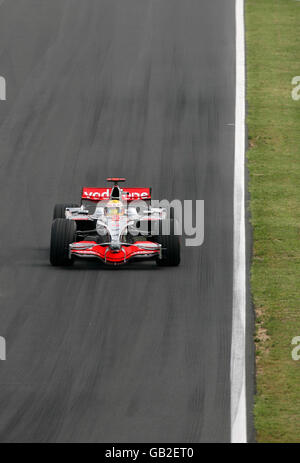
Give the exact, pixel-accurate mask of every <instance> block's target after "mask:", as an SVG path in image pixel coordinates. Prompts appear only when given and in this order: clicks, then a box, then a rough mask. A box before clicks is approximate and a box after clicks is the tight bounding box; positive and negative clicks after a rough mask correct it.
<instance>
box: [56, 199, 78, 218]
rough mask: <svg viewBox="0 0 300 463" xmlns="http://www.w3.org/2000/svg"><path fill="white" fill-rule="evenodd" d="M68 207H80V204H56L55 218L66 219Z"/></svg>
mask: <svg viewBox="0 0 300 463" xmlns="http://www.w3.org/2000/svg"><path fill="white" fill-rule="evenodd" d="M67 207H80V206H78V204H70V203H66V204H55V206H54V211H53V220H55V219H65V218H66V215H65V211H66V208H67Z"/></svg>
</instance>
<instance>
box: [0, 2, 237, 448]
mask: <svg viewBox="0 0 300 463" xmlns="http://www.w3.org/2000/svg"><path fill="white" fill-rule="evenodd" d="M0 74H1V75H3V76H5V77H6V80H7V101H5V102H2V101H1V102H0V167H1V168H0V197H1V201H0V218H1V220H0V243H1V247H0V307H1V309H0V335H1V336H4V337H5V338H6V342H7V360H6V361H5V362H3V361H2V362H0V391H1V392H0V409H1V414H0V441H1V442H15V441H22V442H24V441H25V442H32V441H33V442H45V441H48V442H60V441H67V442H70V441H72V442H77V441H80V442H81V441H83V442H95V441H96V442H115V443H116V442H119V443H121V442H122V443H125V442H169V443H176V442H216V441H217V442H223V441H225V442H226V441H227V442H228V441H230V351H231V327H232V279H233V276H232V268H233V162H234V117H235V2H234V0H226V1H224V0H201V1H199V0H185V1H182V0H164V1H160V0H143V1H141V0H88V1H82V0H51V1H49V0H40V1H39V2H36V1H34V0H26V1H25V0H23V1H22V0H14V1H13V2H10V1H4V2H3V3H2V4H1V6H0ZM107 176H125V177H126V178H127V185H128V186H141V187H146V186H152V188H153V196H154V197H155V198H156V199H162V198H168V199H174V198H178V199H181V200H184V199H192V200H196V199H202V200H204V201H205V241H204V244H203V245H202V246H201V247H185V246H183V247H182V263H181V266H180V267H178V268H157V267H156V266H155V265H153V264H152V263H141V264H139V265H138V264H135V265H132V266H130V267H122V268H120V269H119V270H113V269H109V268H103V267H101V266H99V265H96V264H94V263H87V264H86V263H83V262H79V263H77V264H76V265H75V267H74V268H72V269H69V268H66V269H59V268H52V267H51V266H50V264H49V238H50V228H51V220H52V210H53V206H54V204H55V203H57V202H69V201H71V202H73V201H75V202H76V201H78V199H79V195H80V189H81V187H82V186H83V185H86V186H106V182H105V178H106V177H107Z"/></svg>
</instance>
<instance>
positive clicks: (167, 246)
mask: <svg viewBox="0 0 300 463" xmlns="http://www.w3.org/2000/svg"><path fill="white" fill-rule="evenodd" d="M174 227H175V224H174V220H172V219H171V220H170V234H168V235H163V234H162V231H163V223H162V222H161V223H160V225H159V228H160V234H159V235H158V236H157V237H155V241H156V242H157V243H159V244H161V245H162V248H163V249H162V258H161V259H157V261H156V263H157V265H159V266H160V267H167V266H171V267H176V266H177V265H179V264H180V240H179V236H178V235H175V228H174Z"/></svg>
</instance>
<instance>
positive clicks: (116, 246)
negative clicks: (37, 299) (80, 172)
mask: <svg viewBox="0 0 300 463" xmlns="http://www.w3.org/2000/svg"><path fill="white" fill-rule="evenodd" d="M107 181H109V182H113V187H112V188H89V187H84V188H83V189H82V195H81V206H79V205H76V204H57V205H56V206H55V208H54V214H53V224H52V230H51V244H50V262H51V264H52V265H55V266H57V265H61V266H68V265H72V264H73V263H74V260H75V259H76V258H87V259H91V258H94V259H99V260H100V261H102V262H104V263H106V264H114V265H119V264H125V263H127V262H128V261H132V260H145V259H147V260H148V259H152V260H155V261H156V263H157V264H158V265H160V266H177V265H179V263H180V242H179V236H178V235H176V233H175V226H174V219H173V218H170V217H169V214H168V212H167V210H166V209H165V208H154V207H151V205H150V200H151V188H124V189H121V188H120V186H119V183H120V182H124V181H125V179H124V178H108V179H107ZM91 205H92V206H94V207H92V209H93V210H92V211H91Z"/></svg>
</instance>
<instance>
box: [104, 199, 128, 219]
mask: <svg viewBox="0 0 300 463" xmlns="http://www.w3.org/2000/svg"><path fill="white" fill-rule="evenodd" d="M104 213H105V215H106V216H107V217H114V216H122V215H124V213H125V210H124V206H123V204H122V202H121V201H119V200H118V199H112V200H110V201H109V202H108V203H107V206H106V207H105V209H104Z"/></svg>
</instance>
